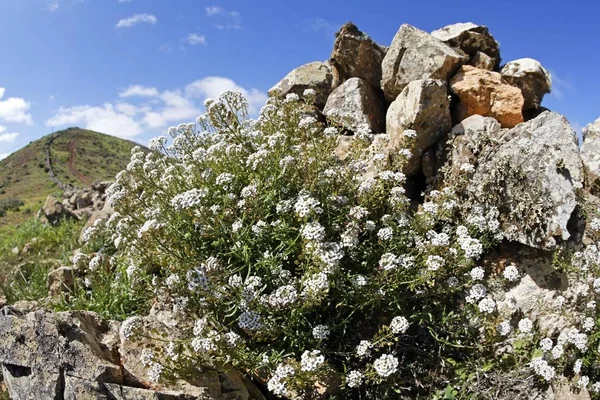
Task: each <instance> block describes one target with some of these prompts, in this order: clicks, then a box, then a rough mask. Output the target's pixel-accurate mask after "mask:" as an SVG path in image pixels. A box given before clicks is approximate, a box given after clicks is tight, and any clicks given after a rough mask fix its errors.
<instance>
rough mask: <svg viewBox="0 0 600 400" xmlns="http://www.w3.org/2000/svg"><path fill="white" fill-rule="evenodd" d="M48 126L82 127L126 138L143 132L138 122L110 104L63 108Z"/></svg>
mask: <svg viewBox="0 0 600 400" xmlns="http://www.w3.org/2000/svg"><path fill="white" fill-rule="evenodd" d="M46 125H47V126H66V125H68V126H74V125H82V126H83V127H84V128H86V129H91V130H93V131H97V132H102V133H107V134H110V135H115V136H119V137H125V138H128V137H133V136H137V135H139V134H140V133H142V132H143V130H142V127H141V125H140V124H139V123H138V122H137V121H136V120H134V119H133V118H132V117H130V116H128V115H126V114H124V113H122V112H119V111H118V110H116V109H115V107H114V106H113V105H112V104H109V103H107V104H104V105H103V106H88V105H84V106H75V107H61V108H59V109H58V113H57V114H56V115H55V116H54V117H52V118H50V119H49V120H48V121H46Z"/></svg>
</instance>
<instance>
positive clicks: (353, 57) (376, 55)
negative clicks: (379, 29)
mask: <svg viewBox="0 0 600 400" xmlns="http://www.w3.org/2000/svg"><path fill="white" fill-rule="evenodd" d="M383 57H385V49H384V48H383V47H381V46H380V45H378V44H377V43H375V42H374V41H373V39H371V38H370V37H369V36H368V35H367V34H365V33H363V32H361V31H360V30H359V29H358V28H357V27H356V25H354V24H353V23H352V22H348V23H347V24H345V25H344V26H342V27H341V28H340V30H339V31H338V32H337V33H336V35H335V43H334V45H333V51H332V52H331V58H330V60H329V62H330V63H331V70H332V72H333V78H334V82H335V85H339V84H341V83H343V82H344V81H346V80H348V79H350V78H360V79H364V80H365V81H367V82H369V84H371V86H373V87H376V88H378V87H379V85H380V84H381V62H382V61H383Z"/></svg>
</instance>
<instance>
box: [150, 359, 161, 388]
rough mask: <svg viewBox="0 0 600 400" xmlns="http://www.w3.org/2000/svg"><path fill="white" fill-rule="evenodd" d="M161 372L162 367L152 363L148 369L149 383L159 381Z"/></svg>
mask: <svg viewBox="0 0 600 400" xmlns="http://www.w3.org/2000/svg"><path fill="white" fill-rule="evenodd" d="M163 370H164V367H163V366H162V365H160V364H159V363H157V362H152V364H151V365H150V368H149V369H148V379H149V380H150V382H154V383H156V382H158V381H159V380H160V376H161V375H162V372H163Z"/></svg>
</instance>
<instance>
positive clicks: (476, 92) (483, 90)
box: [450, 65, 523, 128]
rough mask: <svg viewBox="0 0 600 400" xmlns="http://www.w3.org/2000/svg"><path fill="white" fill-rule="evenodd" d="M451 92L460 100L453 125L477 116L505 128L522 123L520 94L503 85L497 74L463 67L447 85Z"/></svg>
mask: <svg viewBox="0 0 600 400" xmlns="http://www.w3.org/2000/svg"><path fill="white" fill-rule="evenodd" d="M450 90H451V91H452V93H454V94H455V95H456V96H457V97H458V100H459V101H458V104H456V106H455V108H454V117H455V120H456V121H462V120H464V119H465V118H467V117H469V116H471V115H475V114H478V115H482V116H484V117H492V118H495V119H496V120H497V121H498V122H500V125H502V127H504V128H512V127H513V126H515V125H517V124H519V123H521V122H523V114H522V109H523V96H522V95H521V91H520V90H519V89H518V88H515V87H514V86H511V85H508V84H506V83H504V82H503V81H502V77H501V76H500V74H499V73H497V72H492V71H485V70H482V69H477V68H474V67H472V66H470V65H465V66H463V67H461V69H460V70H459V71H458V73H457V74H456V75H455V76H454V77H453V78H452V80H451V81H450Z"/></svg>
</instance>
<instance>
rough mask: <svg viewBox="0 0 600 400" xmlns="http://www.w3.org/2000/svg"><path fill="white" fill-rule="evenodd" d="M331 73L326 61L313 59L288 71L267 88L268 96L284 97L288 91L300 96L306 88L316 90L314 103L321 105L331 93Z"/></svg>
mask: <svg viewBox="0 0 600 400" xmlns="http://www.w3.org/2000/svg"><path fill="white" fill-rule="evenodd" d="M332 84H333V74H332V73H331V69H330V67H329V64H328V63H325V62H320V61H315V62H311V63H308V64H304V65H302V66H300V67H298V68H296V69H294V70H292V71H291V72H290V73H288V74H287V75H286V76H285V77H284V78H283V79H282V80H281V81H279V83H277V84H276V85H275V86H273V87H272V88H271V89H269V96H271V97H274V96H280V97H285V96H286V95H287V94H288V93H296V94H297V95H298V96H302V94H303V93H304V91H305V90H306V89H314V90H315V92H316V99H315V104H316V105H317V106H318V107H321V108H322V107H323V106H324V105H325V102H326V101H327V96H329V93H331V89H332Z"/></svg>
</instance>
